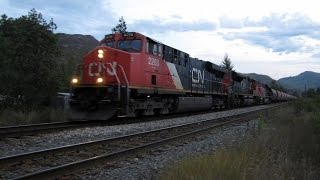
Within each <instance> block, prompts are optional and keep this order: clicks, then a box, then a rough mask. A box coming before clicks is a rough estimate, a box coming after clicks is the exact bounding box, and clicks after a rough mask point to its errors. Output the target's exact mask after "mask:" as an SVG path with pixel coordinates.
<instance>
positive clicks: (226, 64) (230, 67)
mask: <svg viewBox="0 0 320 180" xmlns="http://www.w3.org/2000/svg"><path fill="white" fill-rule="evenodd" d="M221 67H223V68H226V69H228V70H229V71H232V70H233V67H234V65H233V64H232V62H231V59H230V57H229V55H228V54H227V53H226V54H225V56H224V58H223V61H222V64H221Z"/></svg>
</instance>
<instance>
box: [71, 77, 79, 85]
mask: <svg viewBox="0 0 320 180" xmlns="http://www.w3.org/2000/svg"><path fill="white" fill-rule="evenodd" d="M78 82H79V80H78V79H77V78H72V79H71V83H72V84H77V83H78Z"/></svg>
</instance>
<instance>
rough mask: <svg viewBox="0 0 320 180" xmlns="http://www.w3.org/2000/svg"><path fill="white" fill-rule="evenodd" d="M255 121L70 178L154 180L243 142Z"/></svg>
mask: <svg viewBox="0 0 320 180" xmlns="http://www.w3.org/2000/svg"><path fill="white" fill-rule="evenodd" d="M257 124H258V120H252V121H250V122H247V123H241V124H239V125H236V126H229V127H225V128H223V129H217V130H213V131H212V132H211V133H209V134H205V135H201V136H199V137H196V138H193V139H188V140H185V141H183V142H179V143H173V144H171V145H167V146H166V147H161V148H158V149H155V150H153V151H152V152H149V153H143V154H140V155H138V156H135V157H128V158H125V159H124V160H123V161H119V162H117V163H111V165H110V164H109V165H99V166H96V167H92V168H91V169H89V170H85V171H84V172H83V173H80V174H77V175H75V176H72V177H73V178H77V179H78V178H79V179H101V180H102V179H158V178H159V176H161V173H164V172H165V171H166V170H167V168H170V167H172V166H174V165H175V164H176V163H177V162H179V161H180V160H182V159H184V158H187V157H191V156H199V155H204V154H209V153H213V152H214V151H216V150H217V149H219V148H230V147H232V146H236V145H239V144H241V143H243V142H245V141H246V140H247V139H248V138H249V137H252V136H254V134H255V133H256V131H257V129H258V128H257V126H258V125H257Z"/></svg>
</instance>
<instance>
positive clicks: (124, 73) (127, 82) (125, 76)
mask: <svg viewBox="0 0 320 180" xmlns="http://www.w3.org/2000/svg"><path fill="white" fill-rule="evenodd" d="M118 66H119V67H120V68H121V70H122V73H123V75H124V78H125V80H126V84H127V86H129V81H128V78H127V74H126V72H125V71H124V69H123V67H122V66H121V65H120V64H118Z"/></svg>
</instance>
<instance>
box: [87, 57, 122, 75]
mask: <svg viewBox="0 0 320 180" xmlns="http://www.w3.org/2000/svg"><path fill="white" fill-rule="evenodd" d="M116 68H117V62H115V61H113V62H112V64H111V63H102V62H92V63H90V64H89V66H88V75H89V76H90V77H94V76H101V74H102V73H103V71H107V73H108V74H109V75H110V76H114V75H115V74H116V72H117V70H116Z"/></svg>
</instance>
